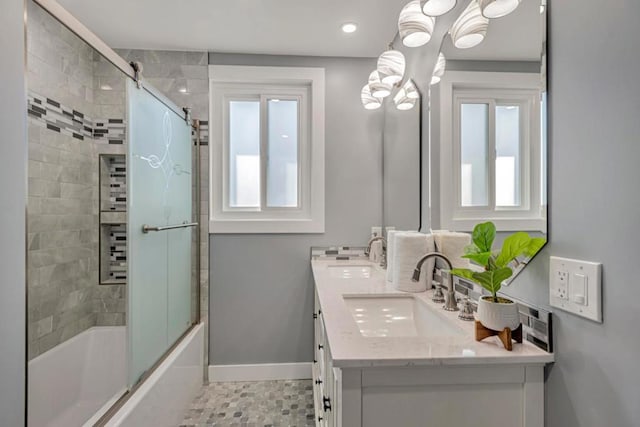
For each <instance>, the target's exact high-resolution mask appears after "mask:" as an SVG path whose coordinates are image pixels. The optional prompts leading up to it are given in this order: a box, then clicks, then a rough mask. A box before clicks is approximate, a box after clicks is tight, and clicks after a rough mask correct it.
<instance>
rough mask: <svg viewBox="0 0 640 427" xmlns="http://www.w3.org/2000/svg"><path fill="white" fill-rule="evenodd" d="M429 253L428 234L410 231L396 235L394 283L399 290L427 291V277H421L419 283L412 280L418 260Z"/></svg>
mask: <svg viewBox="0 0 640 427" xmlns="http://www.w3.org/2000/svg"><path fill="white" fill-rule="evenodd" d="M427 252H428V238H427V235H426V234H422V233H418V232H415V231H413V232H411V231H410V232H401V233H397V234H396V235H395V247H394V255H393V264H394V265H393V282H392V283H393V286H394V287H395V288H396V289H397V290H399V291H403V292H424V291H426V290H427V281H426V277H425V276H423V275H421V276H420V281H419V282H414V281H412V280H411V278H412V276H413V270H414V269H415V268H416V264H417V263H418V260H420V258H421V257H422V256H423V255H424V254H426V253H427ZM425 264H426V263H425Z"/></svg>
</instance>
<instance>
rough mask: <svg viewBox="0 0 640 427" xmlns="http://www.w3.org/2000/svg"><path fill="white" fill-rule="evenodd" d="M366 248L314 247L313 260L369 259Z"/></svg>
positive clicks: (312, 251)
mask: <svg viewBox="0 0 640 427" xmlns="http://www.w3.org/2000/svg"><path fill="white" fill-rule="evenodd" d="M366 249H367V248H366V247H364V246H314V247H312V248H311V259H335V260H344V261H347V260H350V259H369V257H368V256H366V255H365V254H364V252H365V250H366Z"/></svg>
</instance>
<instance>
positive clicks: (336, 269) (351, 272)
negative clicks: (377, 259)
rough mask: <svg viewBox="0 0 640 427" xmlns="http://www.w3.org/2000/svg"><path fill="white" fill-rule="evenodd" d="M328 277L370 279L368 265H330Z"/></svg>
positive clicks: (369, 267)
mask: <svg viewBox="0 0 640 427" xmlns="http://www.w3.org/2000/svg"><path fill="white" fill-rule="evenodd" d="M327 268H328V269H329V277H333V278H336V279H369V278H370V277H371V266H370V265H330V266H328V267H327Z"/></svg>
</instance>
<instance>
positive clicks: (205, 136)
mask: <svg viewBox="0 0 640 427" xmlns="http://www.w3.org/2000/svg"><path fill="white" fill-rule="evenodd" d="M191 139H193V143H194V144H195V143H196V131H195V129H192V130H191ZM200 145H209V122H208V121H206V120H200Z"/></svg>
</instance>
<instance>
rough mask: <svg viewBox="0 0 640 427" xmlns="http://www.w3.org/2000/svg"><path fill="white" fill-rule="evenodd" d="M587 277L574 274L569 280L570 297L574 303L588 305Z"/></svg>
mask: <svg viewBox="0 0 640 427" xmlns="http://www.w3.org/2000/svg"><path fill="white" fill-rule="evenodd" d="M588 280H589V279H588V278H587V276H585V275H584V274H574V275H573V280H572V281H571V299H572V300H573V302H575V303H576V304H580V305H588V303H589V301H588V300H587V289H588V287H587V281H588Z"/></svg>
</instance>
